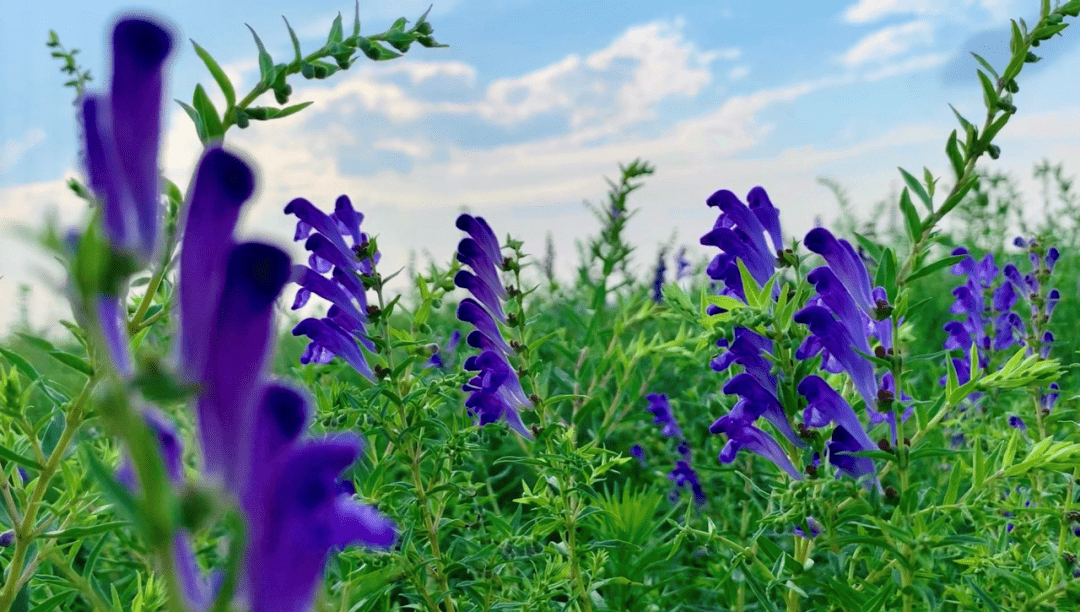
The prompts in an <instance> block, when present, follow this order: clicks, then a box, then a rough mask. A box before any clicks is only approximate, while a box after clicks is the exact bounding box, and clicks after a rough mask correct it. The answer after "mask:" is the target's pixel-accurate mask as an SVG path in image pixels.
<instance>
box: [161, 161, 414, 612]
mask: <svg viewBox="0 0 1080 612" xmlns="http://www.w3.org/2000/svg"><path fill="white" fill-rule="evenodd" d="M252 189H253V177H252V173H251V170H250V169H249V168H248V167H247V165H246V164H245V163H244V162H243V161H242V160H240V159H239V158H237V157H236V156H234V155H232V154H230V153H227V152H225V151H223V150H221V149H220V148H217V147H212V148H211V149H210V150H208V151H207V153H206V154H205V155H204V156H203V158H202V160H201V161H200V164H199V169H198V171H197V174H196V183H195V185H194V187H193V189H192V198H191V202H190V203H189V205H188V217H187V219H186V228H185V234H184V240H183V244H182V251H181V258H180V265H181V270H180V280H179V284H178V290H179V293H180V304H181V322H180V323H181V325H180V330H179V338H180V340H179V341H180V347H181V350H180V360H181V367H182V371H183V372H184V375H185V377H186V378H187V379H188V380H189V381H190V382H193V383H196V384H197V385H198V387H199V393H198V395H197V396H196V398H195V400H194V403H195V406H196V414H197V417H198V419H197V421H198V429H199V438H200V441H201V443H202V444H201V446H202V451H203V463H204V472H205V475H206V476H207V477H209V478H210V479H211V480H213V481H216V482H217V483H218V484H220V485H221V486H222V488H223V489H224V490H226V491H228V492H230V493H232V494H233V495H235V496H236V498H237V501H238V502H239V506H240V509H241V511H242V513H243V515H244V517H245V519H246V523H247V525H246V527H247V539H246V542H245V549H244V565H243V571H242V572H241V576H240V578H241V580H240V585H239V587H240V589H239V594H240V595H239V597H240V599H241V600H243V601H244V602H245V603H246V605H247V606H248V607H249V608H250V609H251V610H252V612H279V611H280V612H309V611H310V610H311V609H312V606H313V600H314V590H315V588H316V586H317V584H318V580H319V576H320V575H321V573H322V569H323V564H324V562H325V558H326V555H327V553H328V552H329V551H330V550H332V549H337V548H341V547H344V546H347V545H351V544H355V543H363V544H367V545H369V546H379V547H386V546H389V545H390V544H391V543H392V542H393V539H394V527H393V525H392V523H390V521H388V520H387V519H385V518H384V517H382V516H381V515H379V514H378V513H377V512H376V511H375V510H373V509H372V508H370V507H368V506H364V505H362V504H359V503H357V502H355V501H353V500H352V499H351V495H349V494H348V493H347V491H345V492H343V491H341V487H340V484H339V482H338V479H339V476H340V474H341V472H342V471H343V470H344V469H345V468H346V467H348V466H349V465H350V464H351V463H352V462H353V460H354V459H355V458H356V456H357V454H358V453H359V450H360V442H359V440H357V439H355V438H351V437H350V438H334V439H328V440H311V439H305V438H304V430H305V429H306V427H307V423H308V420H309V414H310V409H309V407H308V402H307V399H306V398H305V397H304V396H302V395H301V394H300V393H299V392H298V391H296V390H294V389H291V388H290V387H288V386H286V385H283V384H279V383H273V382H270V381H269V380H268V372H267V369H268V362H269V360H270V357H271V356H272V340H273V337H274V326H273V306H274V304H275V302H276V301H277V299H278V297H279V296H280V294H281V290H282V289H283V287H284V286H285V284H286V283H287V282H288V280H289V278H290V276H291V274H292V268H291V266H290V263H289V257H288V255H287V254H285V252H283V251H281V250H280V249H278V248H276V247H272V246H268V245H263V244H257V243H244V244H236V243H235V242H234V240H233V237H232V232H233V229H234V226H235V223H236V219H237V217H238V209H239V207H240V206H241V205H242V204H243V202H244V201H245V200H246V199H247V197H248V196H249V195H250V193H251V191H252ZM347 224H348V222H346V225H347ZM313 321H315V322H316V323H321V322H320V321H318V320H313ZM353 346H354V347H355V344H354V345H353ZM162 451H163V453H164V454H165V456H166V458H167V459H169V461H171V459H170V457H171V454H170V451H169V450H168V446H166V445H165V444H163V445H162ZM174 549H175V552H176V554H177V555H178V556H179V557H180V558H179V559H178V561H177V564H176V566H177V567H178V570H179V572H180V574H181V581H182V582H183V583H184V584H185V591H186V592H189V593H191V594H193V595H194V594H197V593H199V592H200V590H205V589H204V588H203V587H205V583H203V582H202V581H201V579H200V578H199V573H200V572H198V566H197V564H195V562H194V558H193V556H191V554H190V545H189V544H188V543H187V542H186V539H185V537H184V534H183V533H182V532H181V533H180V534H178V540H177V542H176V545H175V546H174ZM189 585H190V588H189ZM199 585H203V586H199ZM199 599H200V598H198V597H193V598H192V601H193V602H196V603H197V601H198V600H199ZM202 599H203V600H204V601H207V602H208V601H210V599H212V598H211V597H206V598H202ZM194 607H196V609H205V606H202V607H199V606H197V605H196V606H194Z"/></svg>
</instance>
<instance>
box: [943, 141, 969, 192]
mask: <svg viewBox="0 0 1080 612" xmlns="http://www.w3.org/2000/svg"><path fill="white" fill-rule="evenodd" d="M945 154H946V155H948V156H949V162H950V163H951V164H952V168H953V172H955V173H956V179H957V180H959V179H960V177H962V176H964V165H965V164H964V156H963V155H961V154H960V145H959V144H958V143H957V140H956V130H953V131H952V133H951V134H949V141H948V142H947V143H945Z"/></svg>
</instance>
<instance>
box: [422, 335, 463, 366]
mask: <svg viewBox="0 0 1080 612" xmlns="http://www.w3.org/2000/svg"><path fill="white" fill-rule="evenodd" d="M459 342H461V332H460V331H458V330H456V329H455V330H454V331H453V333H451V334H450V338H449V339H447V341H446V346H445V347H438V348H436V350H435V352H434V353H432V354H431V358H430V359H428V362H427V367H429V368H439V369H440V370H441V369H443V368H445V367H446V359H447V358H449V357H452V356H453V354H454V351H456V350H457V345H458V343H459Z"/></svg>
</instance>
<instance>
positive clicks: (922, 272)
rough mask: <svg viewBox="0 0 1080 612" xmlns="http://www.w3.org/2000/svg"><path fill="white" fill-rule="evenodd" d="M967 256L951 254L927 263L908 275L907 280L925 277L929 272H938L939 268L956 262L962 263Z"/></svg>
mask: <svg viewBox="0 0 1080 612" xmlns="http://www.w3.org/2000/svg"><path fill="white" fill-rule="evenodd" d="M965 257H967V256H966V255H950V256H949V257H945V258H943V259H939V260H937V261H935V262H934V263H931V264H927V265H925V266H923V267H921V268H919V269H918V270H915V271H914V272H912V273H911V275H910V276H908V277H907V280H908V281H913V280H915V279H917V278H922V277H924V276H926V275H928V274H933V273H934V272H937V271H938V270H940V269H942V268H947V267H949V266H953V265H956V264H958V263H960V262H961V261H963V260H964V258H965Z"/></svg>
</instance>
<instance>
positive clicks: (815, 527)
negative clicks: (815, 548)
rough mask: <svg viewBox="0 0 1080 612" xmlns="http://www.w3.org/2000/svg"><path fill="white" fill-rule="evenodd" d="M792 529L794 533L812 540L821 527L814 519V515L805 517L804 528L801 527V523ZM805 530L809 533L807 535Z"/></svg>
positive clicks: (819, 532)
mask: <svg viewBox="0 0 1080 612" xmlns="http://www.w3.org/2000/svg"><path fill="white" fill-rule="evenodd" d="M794 531H795V535H797V536H799V537H801V538H806V539H807V540H812V539H814V538H816V537H818V535H819V534H821V531H822V527H821V523H819V522H817V521H816V520H814V517H812V516H808V517H806V529H803V528H802V525H796V526H795V529H794ZM807 532H809V535H807Z"/></svg>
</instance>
